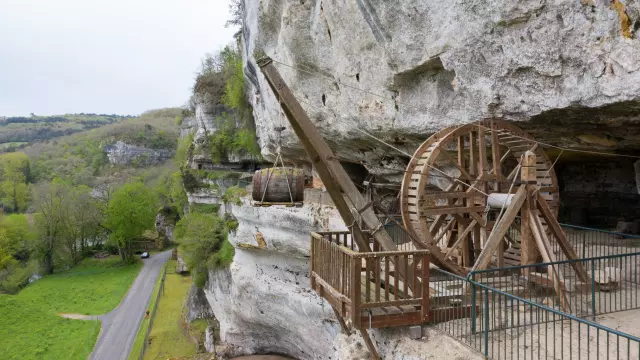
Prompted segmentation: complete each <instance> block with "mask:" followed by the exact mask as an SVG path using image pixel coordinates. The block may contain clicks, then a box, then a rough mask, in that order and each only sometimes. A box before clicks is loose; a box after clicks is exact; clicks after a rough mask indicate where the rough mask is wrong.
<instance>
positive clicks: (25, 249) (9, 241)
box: [0, 214, 35, 262]
mask: <svg viewBox="0 0 640 360" xmlns="http://www.w3.org/2000/svg"><path fill="white" fill-rule="evenodd" d="M0 231H1V232H2V235H3V236H2V237H1V238H0V247H6V249H7V250H8V251H9V254H10V255H11V256H12V257H13V258H14V259H16V260H18V261H23V262H24V261H27V260H29V256H30V255H31V248H32V245H33V244H32V243H33V240H34V239H35V234H34V233H33V232H32V231H31V227H30V225H29V220H28V219H27V217H26V216H25V215H22V214H11V215H9V216H5V217H2V218H0ZM3 239H4V240H3ZM3 241H4V244H3Z"/></svg>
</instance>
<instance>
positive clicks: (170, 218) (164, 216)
mask: <svg viewBox="0 0 640 360" xmlns="http://www.w3.org/2000/svg"><path fill="white" fill-rule="evenodd" d="M178 220H180V215H179V214H178V211H177V210H176V209H175V208H172V207H168V206H165V207H163V208H162V209H160V211H158V214H157V215H156V224H155V226H156V231H157V232H158V235H159V236H160V237H161V238H162V239H164V242H165V244H168V243H169V242H171V241H173V229H174V228H175V227H176V223H177V222H178Z"/></svg>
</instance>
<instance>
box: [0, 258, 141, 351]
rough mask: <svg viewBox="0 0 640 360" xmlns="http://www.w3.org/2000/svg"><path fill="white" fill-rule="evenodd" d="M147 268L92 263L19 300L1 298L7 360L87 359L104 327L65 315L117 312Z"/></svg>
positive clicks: (0, 346)
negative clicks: (70, 318) (123, 299)
mask: <svg viewBox="0 0 640 360" xmlns="http://www.w3.org/2000/svg"><path fill="white" fill-rule="evenodd" d="M140 267H141V264H134V265H130V266H122V265H120V263H119V259H118V258H116V257H111V258H108V259H103V260H98V259H87V260H84V261H83V262H82V263H80V264H79V265H78V266H77V267H75V268H73V269H71V270H68V271H65V272H61V273H58V274H54V275H51V276H48V277H45V278H43V279H41V280H38V281H37V282H35V283H33V284H32V285H30V286H27V287H26V288H25V289H24V290H22V291H21V292H20V293H18V294H17V295H0V314H1V316H0V339H2V341H0V354H2V355H0V357H1V358H2V359H38V360H40V359H61V360H62V359H86V358H87V356H88V355H89V353H91V350H92V349H93V346H94V344H95V341H96V338H97V336H98V333H99V331H100V323H99V322H98V321H83V320H69V319H64V318H61V317H60V316H58V314H59V313H79V314H92V315H100V314H103V313H107V312H109V311H110V310H112V309H113V308H115V307H116V306H117V305H118V304H119V303H120V301H121V299H122V298H123V296H124V294H125V293H126V292H127V290H128V289H129V287H130V286H131V283H132V282H133V280H134V279H135V277H136V276H137V274H138V272H139V270H140Z"/></svg>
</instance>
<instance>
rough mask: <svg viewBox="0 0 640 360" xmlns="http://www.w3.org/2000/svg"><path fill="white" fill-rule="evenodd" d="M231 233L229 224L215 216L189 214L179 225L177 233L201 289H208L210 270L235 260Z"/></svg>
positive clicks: (181, 248)
mask: <svg viewBox="0 0 640 360" xmlns="http://www.w3.org/2000/svg"><path fill="white" fill-rule="evenodd" d="M227 233H228V229H227V227H226V225H225V222H224V221H223V220H222V219H220V218H219V217H218V216H216V215H214V214H204V213H189V214H187V215H186V216H185V217H184V218H183V219H182V220H180V221H179V222H178V225H177V226H176V229H175V230H174V234H175V236H176V239H177V241H178V243H179V244H180V251H181V254H183V256H184V259H185V262H186V263H187V267H188V268H189V269H190V271H191V272H192V273H193V275H194V282H195V284H196V285H197V286H199V287H202V286H204V284H205V282H206V281H207V278H208V269H209V268H216V267H219V266H225V265H228V264H230V263H231V261H232V260H233V255H234V249H233V246H232V245H231V244H230V243H229V242H228V241H227Z"/></svg>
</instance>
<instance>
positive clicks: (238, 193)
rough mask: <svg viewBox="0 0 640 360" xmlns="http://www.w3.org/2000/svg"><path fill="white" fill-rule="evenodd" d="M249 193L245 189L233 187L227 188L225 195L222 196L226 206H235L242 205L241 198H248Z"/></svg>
mask: <svg viewBox="0 0 640 360" xmlns="http://www.w3.org/2000/svg"><path fill="white" fill-rule="evenodd" d="M247 194H248V193H247V191H246V190H245V189H242V188H239V187H237V186H231V187H229V188H227V190H226V191H225V192H224V195H222V201H224V203H225V204H234V205H238V206H240V205H242V200H241V198H242V197H243V196H247Z"/></svg>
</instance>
